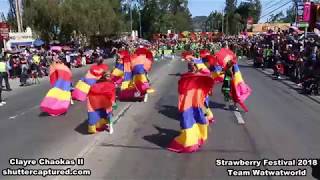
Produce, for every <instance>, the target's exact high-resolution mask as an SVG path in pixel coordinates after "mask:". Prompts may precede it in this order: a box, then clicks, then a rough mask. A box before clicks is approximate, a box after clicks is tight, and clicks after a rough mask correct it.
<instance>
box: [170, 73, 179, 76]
mask: <svg viewBox="0 0 320 180" xmlns="http://www.w3.org/2000/svg"><path fill="white" fill-rule="evenodd" d="M181 75H182V74H181V73H176V74H168V76H181Z"/></svg>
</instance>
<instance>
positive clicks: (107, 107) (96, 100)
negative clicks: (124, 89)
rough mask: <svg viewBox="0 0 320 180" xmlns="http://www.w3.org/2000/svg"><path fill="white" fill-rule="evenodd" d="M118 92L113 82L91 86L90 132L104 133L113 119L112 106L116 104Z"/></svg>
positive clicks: (88, 103)
mask: <svg viewBox="0 0 320 180" xmlns="http://www.w3.org/2000/svg"><path fill="white" fill-rule="evenodd" d="M115 99H116V90H115V85H114V83H113V82H112V81H110V82H108V81H106V82H98V83H96V84H94V85H92V86H91V88H90V91H89V93H88V101H87V108H88V131H89V133H96V132H97V131H103V130H104V129H105V126H106V124H107V123H108V122H109V121H111V118H112V105H113V104H114V103H115Z"/></svg>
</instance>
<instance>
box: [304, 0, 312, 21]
mask: <svg viewBox="0 0 320 180" xmlns="http://www.w3.org/2000/svg"><path fill="white" fill-rule="evenodd" d="M310 16H311V2H306V3H304V8H303V21H305V22H309V21H310V18H311V17H310Z"/></svg>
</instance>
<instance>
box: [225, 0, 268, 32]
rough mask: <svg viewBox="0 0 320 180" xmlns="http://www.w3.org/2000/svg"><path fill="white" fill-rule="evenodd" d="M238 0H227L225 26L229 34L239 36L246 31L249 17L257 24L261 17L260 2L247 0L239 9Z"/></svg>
mask: <svg viewBox="0 0 320 180" xmlns="http://www.w3.org/2000/svg"><path fill="white" fill-rule="evenodd" d="M236 5H237V0H226V8H225V17H224V24H225V29H226V33H227V34H238V33H239V32H240V31H242V30H244V29H245V26H246V24H247V19H248V17H253V20H254V23H257V22H258V21H259V19H260V15H261V8H262V7H261V2H260V0H247V1H244V2H241V3H240V5H239V6H238V7H237V6H236Z"/></svg>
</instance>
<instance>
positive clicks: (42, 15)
mask: <svg viewBox="0 0 320 180" xmlns="http://www.w3.org/2000/svg"><path fill="white" fill-rule="evenodd" d="M66 12H67V13H66ZM24 20H25V22H26V23H25V24H28V25H30V26H31V27H32V28H33V29H34V30H35V31H36V32H38V33H39V34H40V36H41V37H42V38H44V39H45V40H52V39H59V40H61V41H69V40H70V37H71V35H72V33H73V32H74V31H75V32H76V33H77V34H82V35H85V36H87V37H92V36H101V37H102V38H103V37H106V36H112V35H114V34H116V33H117V32H119V30H120V24H121V20H122V18H121V4H120V2H119V1H117V0H90V1H87V0H68V1H61V0H25V3H24Z"/></svg>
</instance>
